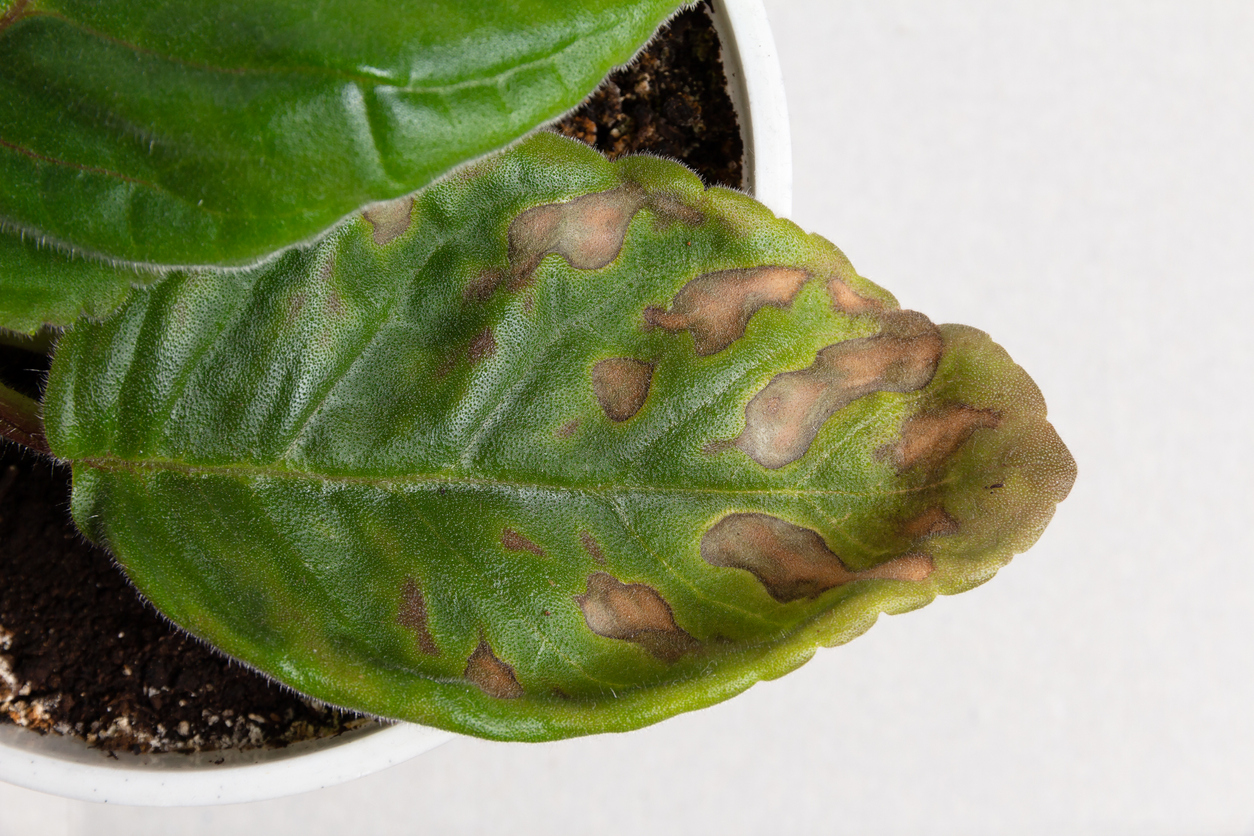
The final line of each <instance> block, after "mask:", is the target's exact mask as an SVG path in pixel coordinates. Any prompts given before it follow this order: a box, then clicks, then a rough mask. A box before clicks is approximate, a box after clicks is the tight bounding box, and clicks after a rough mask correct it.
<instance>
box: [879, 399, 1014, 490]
mask: <svg viewBox="0 0 1254 836" xmlns="http://www.w3.org/2000/svg"><path fill="white" fill-rule="evenodd" d="M1000 424H1001V413H999V412H997V410H995V409H976V408H975V407H973V406H967V405H965V404H949V405H948V406H944V407H941V408H940V409H937V410H933V411H930V412H923V413H920V414H918V415H914V416H912V417H910V418H908V419H906V422H905V423H904V424H903V425H902V427H901V440H900V441H898V442H897V443H896V444H893V445H889V446H888V447H887V448H884V449H883V450H882V452H881V455H882V456H883V457H885V458H889V459H890V460H891V461H892V462H893V465H894V466H895V467H896V468H897V472H898V473H904V472H905V471H907V470H910V469H911V468H914V467H919V466H923V467H925V468H926V469H929V470H930V469H932V468H935V467H937V466H939V465H941V464H943V463H944V462H945V461H946V460H947V459H949V458H950V457H951V456H953V455H954V454H955V453H957V452H958V449H959V448H960V447H962V445H963V444H966V443H967V440H968V439H969V438H971V436H972V435H973V434H974V433H975V431H976V430H980V429H990V430H993V429H997V427H998V426H999V425H1000Z"/></svg>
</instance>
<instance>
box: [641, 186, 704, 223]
mask: <svg viewBox="0 0 1254 836" xmlns="http://www.w3.org/2000/svg"><path fill="white" fill-rule="evenodd" d="M649 208H650V209H652V210H653V211H654V212H656V213H657V216H658V225H659V226H660V227H662V228H665V227H668V226H670V225H671V224H672V223H673V222H675V221H678V222H680V223H682V224H687V225H688V226H700V225H701V224H703V223H705V214H704V213H702V212H701V210H699V209H694V208H693V207H691V206H689V205H688V204H686V203H684V202H683V201H682V200H681V199H680V198H677V197H673V196H671V195H665V194H655V195H651V196H650V197H649Z"/></svg>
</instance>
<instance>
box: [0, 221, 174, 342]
mask: <svg viewBox="0 0 1254 836" xmlns="http://www.w3.org/2000/svg"><path fill="white" fill-rule="evenodd" d="M160 278H161V274H160V273H158V272H156V271H152V270H141V269H136V268H134V267H129V266H122V265H119V266H114V265H111V264H107V263H105V262H103V261H100V260H99V259H94V258H87V257H85V256H83V255H80V254H77V253H67V252H64V251H62V250H59V249H57V248H56V247H53V246H50V245H48V244H46V243H41V242H40V241H39V240H37V239H36V238H35V237H34V236H21V235H18V234H15V233H5V232H0V328H5V329H8V330H10V331H19V332H21V333H25V334H33V333H35V332H36V331H38V330H39V329H40V328H42V327H43V326H44V325H56V326H65V325H69V324H70V323H71V322H73V321H74V320H75V319H78V318H79V317H80V316H89V317H96V318H99V317H103V316H106V315H108V314H110V313H112V312H113V311H114V310H115V309H116V308H117V307H118V306H119V305H121V304H122V302H123V301H124V300H125V299H126V297H127V294H129V293H130V292H131V288H132V287H134V286H139V285H145V284H150V283H152V282H154V281H157V280H158V279H160Z"/></svg>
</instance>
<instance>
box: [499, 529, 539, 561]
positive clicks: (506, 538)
mask: <svg viewBox="0 0 1254 836" xmlns="http://www.w3.org/2000/svg"><path fill="white" fill-rule="evenodd" d="M501 545H502V546H504V547H505V548H507V549H509V550H510V551H512V552H531V553H532V554H534V555H535V556H536V557H544V549H542V548H540V547H539V546H537V545H536V544H535V543H533V542H531V541H530V540H528V539H527V538H526V537H524V536H522V535H521V534H519V533H518V532H517V531H515V530H514V529H512V528H507V529H505V530H504V531H502V532H501Z"/></svg>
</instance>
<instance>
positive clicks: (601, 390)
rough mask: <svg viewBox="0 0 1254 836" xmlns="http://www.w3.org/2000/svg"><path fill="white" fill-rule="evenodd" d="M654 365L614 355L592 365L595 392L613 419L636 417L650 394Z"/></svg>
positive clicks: (605, 411)
mask: <svg viewBox="0 0 1254 836" xmlns="http://www.w3.org/2000/svg"><path fill="white" fill-rule="evenodd" d="M652 380H653V365H652V364H651V363H646V362H644V361H643V360H633V359H632V358H630V357H612V358H610V359H609V360H602V361H601V362H599V363H597V364H596V365H595V366H593V367H592V393H593V395H595V396H596V399H597V403H599V404H600V405H601V410H602V411H603V412H604V413H605V415H606V417H607V418H609V419H610V420H611V421H616V422H622V421H626V420H627V419H629V418H632V417H634V416H635V414H636V413H637V412H639V411H640V407H642V406H644V402H645V399H646V398H647V397H648V396H649V384H650V382H652Z"/></svg>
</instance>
